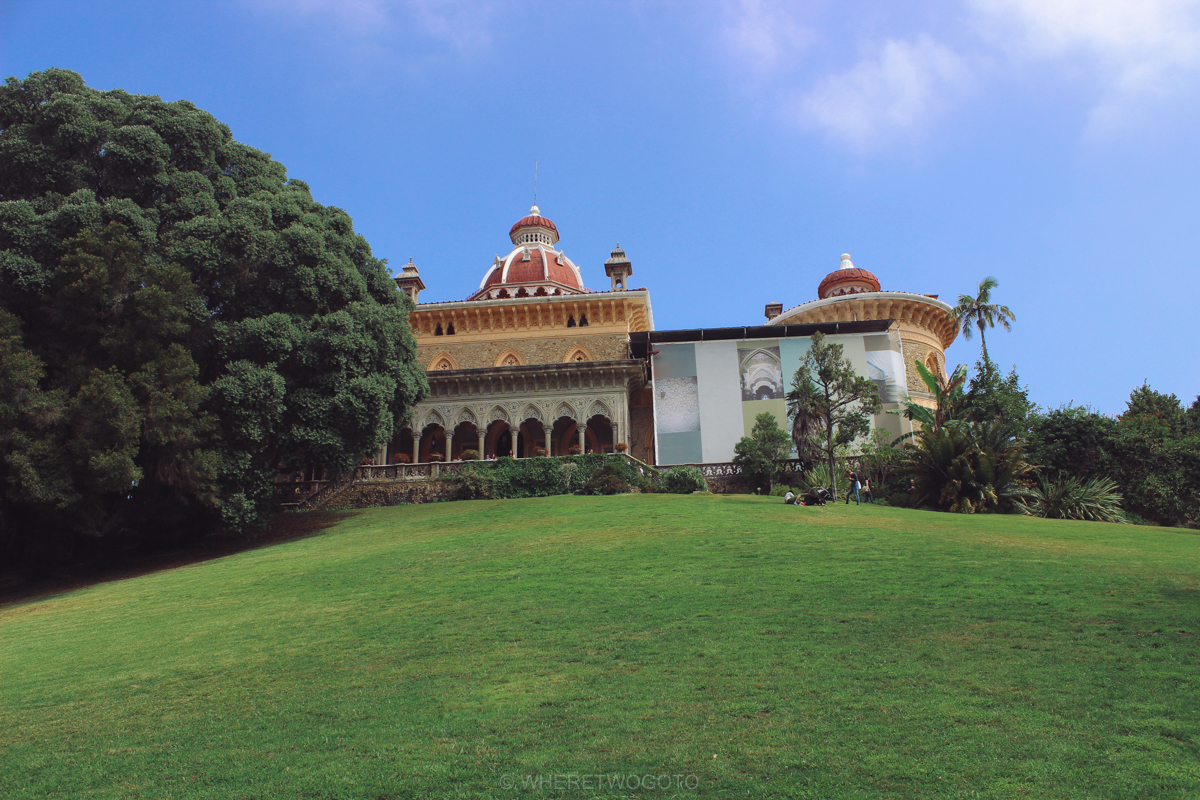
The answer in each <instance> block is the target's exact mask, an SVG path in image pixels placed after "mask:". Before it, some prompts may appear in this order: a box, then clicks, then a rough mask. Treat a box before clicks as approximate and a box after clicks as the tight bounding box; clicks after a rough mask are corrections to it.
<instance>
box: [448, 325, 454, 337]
mask: <svg viewBox="0 0 1200 800" xmlns="http://www.w3.org/2000/svg"><path fill="white" fill-rule="evenodd" d="M446 335H447V336H453V335H454V323H453V322H451V323H450V324H449V325H447V326H446Z"/></svg>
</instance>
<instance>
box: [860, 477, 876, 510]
mask: <svg viewBox="0 0 1200 800" xmlns="http://www.w3.org/2000/svg"><path fill="white" fill-rule="evenodd" d="M862 493H863V499H864V500H866V501H867V502H868V503H870V504H871V505H875V495H874V493H872V492H871V479H870V478H863V482H862Z"/></svg>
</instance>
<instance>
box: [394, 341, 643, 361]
mask: <svg viewBox="0 0 1200 800" xmlns="http://www.w3.org/2000/svg"><path fill="white" fill-rule="evenodd" d="M426 342H428V343H426ZM576 348H583V350H584V351H585V352H587V353H589V354H590V355H591V360H592V361H621V360H623V359H626V358H629V337H628V336H627V335H625V334H624V333H619V334H592V335H586V334H585V335H563V336H555V337H538V338H527V339H503V340H498V341H491V342H480V341H475V342H456V341H455V337H454V336H438V337H433V340H432V341H430V340H429V338H428V337H426V338H425V341H424V342H422V343H421V344H420V345H419V346H418V347H417V357H418V358H419V359H420V361H421V363H422V364H424V365H425V366H426V368H427V369H428V368H430V367H431V366H432V365H433V361H434V359H436V358H437V357H438V356H439V355H441V354H443V353H445V354H447V355H449V356H450V358H451V359H453V360H454V363H455V365H456V366H457V367H458V369H481V368H488V367H494V366H496V361H497V359H499V358H500V355H501V354H502V353H506V352H508V351H510V350H511V351H513V352H515V353H516V355H517V357H518V358H519V359H520V360H521V363H522V364H560V363H562V362H563V361H564V360H566V358H567V356H568V355H570V354H571V353H572V352H574V351H575V349H576Z"/></svg>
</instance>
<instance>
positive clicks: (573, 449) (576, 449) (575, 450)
mask: <svg viewBox="0 0 1200 800" xmlns="http://www.w3.org/2000/svg"><path fill="white" fill-rule="evenodd" d="M582 452H583V448H582V447H580V446H579V445H577V444H573V445H571V446H570V447H568V448H567V453H568V454H569V455H573V456H577V455H579V454H580V453H582Z"/></svg>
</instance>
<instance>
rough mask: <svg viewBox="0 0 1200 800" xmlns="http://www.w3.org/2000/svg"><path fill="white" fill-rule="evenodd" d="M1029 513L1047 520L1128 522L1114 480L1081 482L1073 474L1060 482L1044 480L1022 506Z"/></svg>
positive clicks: (1101, 479) (1097, 479)
mask: <svg viewBox="0 0 1200 800" xmlns="http://www.w3.org/2000/svg"><path fill="white" fill-rule="evenodd" d="M1020 508H1021V510H1023V511H1024V512H1025V513H1027V514H1032V515H1033V516H1035V517H1044V518H1046V519H1084V520H1092V521H1093V522H1125V515H1124V514H1123V513H1122V512H1121V494H1120V492H1118V491H1117V484H1116V482H1115V481H1113V480H1112V479H1111V478H1092V479H1091V480H1088V481H1080V480H1079V479H1078V478H1076V477H1075V476H1074V475H1071V476H1068V477H1066V478H1060V479H1058V480H1049V481H1047V480H1041V481H1040V482H1039V485H1038V487H1037V488H1036V489H1033V490H1032V491H1031V492H1030V497H1029V498H1028V499H1026V500H1025V501H1024V502H1022V503H1020Z"/></svg>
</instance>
